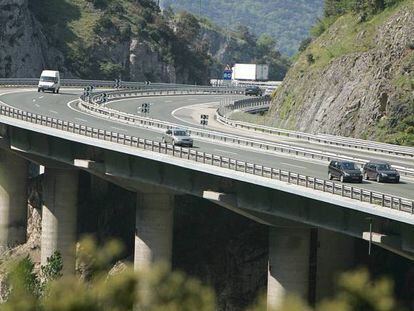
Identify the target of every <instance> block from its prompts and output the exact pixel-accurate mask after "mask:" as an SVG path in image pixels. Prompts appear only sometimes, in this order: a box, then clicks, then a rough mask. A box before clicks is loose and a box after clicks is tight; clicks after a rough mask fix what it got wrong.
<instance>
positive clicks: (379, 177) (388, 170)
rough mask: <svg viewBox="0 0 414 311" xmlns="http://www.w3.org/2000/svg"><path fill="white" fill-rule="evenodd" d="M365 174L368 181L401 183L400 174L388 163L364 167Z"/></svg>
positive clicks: (371, 163) (371, 164) (376, 163)
mask: <svg viewBox="0 0 414 311" xmlns="http://www.w3.org/2000/svg"><path fill="white" fill-rule="evenodd" d="M363 172H364V178H365V179H366V180H368V179H373V180H376V181H377V182H383V181H391V182H395V183H399V182H400V174H399V173H398V172H397V170H396V169H394V168H392V167H391V165H390V164H388V163H386V162H369V163H367V164H365V165H364V168H363Z"/></svg>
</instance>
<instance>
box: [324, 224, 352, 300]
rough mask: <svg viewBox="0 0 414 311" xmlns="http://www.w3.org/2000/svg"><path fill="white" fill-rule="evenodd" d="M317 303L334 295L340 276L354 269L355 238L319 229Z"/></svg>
mask: <svg viewBox="0 0 414 311" xmlns="http://www.w3.org/2000/svg"><path fill="white" fill-rule="evenodd" d="M317 263H318V268H317V273H316V301H317V302H318V301H320V300H322V299H324V298H328V297H330V296H331V295H333V294H334V291H335V285H336V281H337V278H338V276H339V275H340V274H341V273H342V272H345V271H348V270H350V269H352V268H353V266H354V263H355V238H353V237H350V236H346V235H344V234H341V233H337V232H332V231H328V230H324V229H318V250H317Z"/></svg>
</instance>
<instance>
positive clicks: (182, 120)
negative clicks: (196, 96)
mask: <svg viewBox="0 0 414 311" xmlns="http://www.w3.org/2000/svg"><path fill="white" fill-rule="evenodd" d="M218 103H219V102H209V103H200V104H195V105H189V106H184V107H180V108H177V109H174V110H173V111H172V112H171V115H172V116H173V117H174V118H175V119H177V120H180V121H181V122H184V123H188V124H191V125H200V124H198V123H197V122H190V121H187V120H184V119H183V118H180V117H177V116H176V115H175V114H176V113H177V112H178V111H180V110H182V109H190V108H191V107H194V106H200V105H212V104H218Z"/></svg>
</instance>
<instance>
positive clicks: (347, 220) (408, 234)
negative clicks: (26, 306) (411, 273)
mask: <svg viewBox="0 0 414 311" xmlns="http://www.w3.org/2000/svg"><path fill="white" fill-rule="evenodd" d="M17 94H18V95H19V94H20V95H21V94H24V95H25V96H26V97H27V96H28V95H30V98H32V97H34V96H38V95H35V94H34V93H33V92H32V93H29V92H26V93H22V92H17ZM56 98H57V97H49V99H50V100H52V101H53V100H55V101H56V100H57V99H56ZM0 100H2V101H3V104H5V105H7V106H11V105H12V104H13V101H12V100H11V99H10V98H7V101H6V99H4V98H3V99H2V98H0ZM60 100H61V99H60ZM63 100H64V105H56V106H55V108H54V109H55V110H56V112H61V111H63V110H64V109H67V107H68V105H66V103H67V98H66V99H63ZM20 103H21V102H20ZM21 105H23V107H24V106H25V107H26V108H27V107H28V104H27V102H23V103H21ZM20 108H21V107H20ZM59 109H60V110H59ZM26 110H27V111H29V109H26ZM66 113H67V117H68V118H70V119H71V120H72V121H74V119H78V120H80V119H86V118H89V119H91V120H92V119H94V120H95V121H96V122H98V123H99V126H100V127H101V128H104V127H105V126H110V127H113V125H114V124H113V122H112V121H110V120H105V121H104V120H99V119H97V118H96V117H93V116H86V115H85V114H80V113H77V114H76V113H75V112H74V111H73V110H70V111H69V110H68V111H66ZM71 113H72V114H73V115H71ZM75 114H76V116H75ZM89 119H88V120H89ZM0 122H1V124H2V125H1V131H0V136H1V145H0V147H1V151H0V159H1V161H0V247H2V248H5V247H10V246H15V245H17V244H20V243H24V241H25V237H26V209H27V206H26V205H27V204H26V199H25V198H26V187H27V183H26V180H27V177H26V174H27V166H28V162H29V161H30V162H34V163H37V164H39V165H43V166H45V189H44V192H45V196H44V204H43V208H42V236H41V261H42V263H45V262H46V259H47V258H48V257H49V256H50V255H51V254H52V253H53V252H54V251H55V250H58V251H60V252H61V254H62V257H63V260H64V268H65V273H71V272H73V270H74V245H75V242H76V238H77V235H76V234H77V223H76V215H77V203H78V202H77V196H78V193H77V191H78V174H79V170H83V171H86V172H88V173H90V174H92V175H94V176H98V177H100V178H102V179H104V180H107V181H109V182H112V183H114V184H117V185H119V186H121V187H124V188H126V189H128V190H130V191H134V192H136V194H137V207H136V230H135V255H134V265H135V267H136V269H140V268H143V267H146V266H148V265H150V264H151V263H153V262H157V261H160V260H161V261H165V262H167V263H170V262H171V257H172V234H173V230H172V228H173V209H174V201H175V200H176V199H179V195H180V194H190V195H193V196H197V197H200V198H204V199H206V200H209V201H211V202H213V203H215V204H217V205H219V206H222V207H224V208H227V209H229V210H231V211H233V212H235V213H238V214H241V215H243V216H245V217H248V218H250V219H253V220H254V221H257V222H259V223H262V224H265V225H267V226H268V227H269V269H268V289H267V293H268V303H269V305H277V304H278V303H280V301H281V299H282V298H283V296H284V295H285V293H286V292H290V293H296V294H298V295H300V296H302V297H303V298H305V299H307V298H308V296H309V286H310V284H309V270H310V264H309V263H310V256H312V254H311V253H312V249H311V247H310V246H311V239H312V230H313V229H314V228H320V229H326V230H327V231H323V232H329V231H331V232H337V233H342V234H345V235H348V236H352V237H357V238H361V239H365V240H367V239H370V240H372V242H373V243H375V244H377V245H379V246H381V247H384V248H386V249H388V250H391V251H393V252H395V253H397V254H400V255H402V256H404V257H407V258H413V253H414V234H413V233H414V232H413V223H414V217H413V215H412V214H411V213H407V212H403V211H398V210H395V209H390V208H387V207H382V206H378V205H374V204H370V203H367V202H361V201H358V200H355V199H352V198H346V197H341V196H337V195H332V194H329V193H326V192H322V191H315V190H313V189H309V188H306V187H302V186H300V185H296V184H294V183H289V182H286V181H283V180H278V179H272V178H270V179H269V178H265V177H264V176H260V174H246V172H244V171H237V170H230V169H224V168H223V167H217V166H214V165H211V164H209V163H208V161H205V159H203V160H197V155H196V159H195V161H194V159H193V160H192V161H191V160H190V154H188V158H185V157H177V156H172V155H171V154H169V153H168V152H167V148H165V152H164V151H163V150H161V147H160V144H158V145H157V146H158V148H159V150H158V151H159V152H156V151H157V150H156V149H157V148H156V147H154V145H152V146H151V147H148V148H144V149H143V148H142V147H141V148H139V141H138V142H137V144H136V145H134V142H133V141H132V142H131V141H129V143H126V138H125V135H124V136H123V138H122V137H121V138H120V137H119V136H116V137H112V136H111V137H109V138H108V139H107V137H106V135H107V133H108V132H106V134H103V135H104V137H102V136H100V135H99V133H97V135H95V136H94V135H93V133H92V134H91V135H88V134H87V133H86V131H87V128H85V129H84V130H82V128H78V131H75V130H73V131H68V130H64V127H65V124H64V123H62V124H61V128H59V125H57V126H55V127H52V126H51V124H50V122H51V121H50V122H49V121H46V122H45V123H43V122H40V123H33V122H28V121H27V120H22V119H21V118H16V117H15V116H14V117H13V116H10V115H9V116H6V115H5V114H3V115H2V116H0ZM68 126H69V125H68V124H66V129H67V128H68ZM117 126H120V125H117ZM131 128H132V127H131ZM139 130H140V131H143V132H145V131H147V132H150V130H149V129H139ZM131 131H132V129H131ZM111 133H112V131H111ZM141 137H143V134H142V133H141ZM121 142H122V143H121ZM144 145H145V142H144ZM212 161H213V160H212ZM229 166H230V163H229ZM236 166H237V163H236ZM262 175H263V174H262ZM322 239H324V241H325V242H326V243H322V244H321V245H320V248H321V249H320V251H321V252H322V253H324V254H325V258H324V259H323V262H319V263H318V271H319V273H320V277H319V279H318V280H317V282H320V284H319V286H317V288H320V290H321V291H323V289H322V288H326V287H327V286H328V284H330V281H329V280H328V278H327V276H330V275H331V274H332V273H333V271H337V270H341V269H342V268H343V267H346V265H347V261H348V260H349V258H350V254H351V255H352V245H351V243H350V242H349V241H350V240H349V239H346V238H343V236H341V235H335V234H332V235H329V234H326V236H325V237H322ZM322 296H323V294H322Z"/></svg>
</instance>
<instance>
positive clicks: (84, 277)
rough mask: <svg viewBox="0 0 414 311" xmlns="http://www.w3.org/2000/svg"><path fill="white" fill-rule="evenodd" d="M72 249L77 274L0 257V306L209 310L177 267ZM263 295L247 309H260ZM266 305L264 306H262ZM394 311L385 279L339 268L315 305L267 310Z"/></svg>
mask: <svg viewBox="0 0 414 311" xmlns="http://www.w3.org/2000/svg"><path fill="white" fill-rule="evenodd" d="M78 249H79V250H78V254H77V275H76V276H75V275H74V276H71V275H65V276H62V273H61V271H62V267H63V266H62V261H61V258H60V255H59V253H55V254H54V255H53V256H52V257H51V258H49V260H48V264H47V265H46V266H44V267H42V269H41V272H36V271H35V269H34V264H33V262H32V260H31V259H30V258H29V257H25V258H22V259H20V260H7V258H0V268H2V269H0V270H2V272H3V273H5V274H6V275H7V281H6V287H7V291H6V293H5V297H2V298H4V299H5V302H4V303H0V310H1V311H9V310H10V311H42V310H44V311H73V310H77V311H83V310H85V311H93V310H96V311H98V310H99V311H127V310H128V311H129V310H132V309H133V308H134V309H136V310H147V311H158V310H160V311H161V310H171V311H194V310H200V311H213V310H216V303H215V296H214V293H213V291H212V290H211V289H210V288H209V287H207V286H205V285H203V284H201V283H200V282H199V281H197V280H195V279H192V278H189V277H187V276H185V275H184V274H183V273H181V272H172V273H170V272H168V270H167V269H166V268H165V267H164V266H158V267H153V268H152V269H151V270H148V271H139V272H134V271H133V269H132V267H130V266H128V265H123V266H122V265H118V269H111V267H112V265H113V262H114V259H115V258H116V257H117V256H119V254H120V253H121V251H122V247H121V245H120V244H119V243H117V242H115V241H111V242H108V243H107V244H106V245H104V246H103V247H102V248H98V247H97V246H96V243H95V242H94V240H93V239H91V238H86V239H84V240H83V241H81V243H80V246H79V248H78ZM266 309H267V306H266V300H265V299H264V298H262V299H259V300H258V303H257V304H255V305H254V306H252V307H251V308H249V309H248V311H262V310H263V311H264V310H266ZM267 310H269V309H267ZM282 310H283V311H311V310H316V311H328V310H336V311H359V310H364V311H391V310H392V311H398V310H403V309H401V308H400V307H399V306H398V304H397V302H396V300H395V298H394V297H393V285H392V282H390V280H388V279H384V278H382V279H376V280H373V279H371V278H370V276H369V274H368V272H367V271H365V270H359V271H356V272H354V273H345V274H343V275H342V276H341V277H340V278H339V279H338V292H337V294H336V296H335V297H334V298H332V299H329V300H325V301H322V302H321V303H319V304H318V305H317V306H316V308H315V309H313V308H311V307H309V306H307V305H306V303H305V302H303V301H301V300H300V299H298V298H295V297H287V299H285V301H284V303H283V304H282V305H281V306H280V307H279V308H277V309H273V310H272V309H270V311H282Z"/></svg>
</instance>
